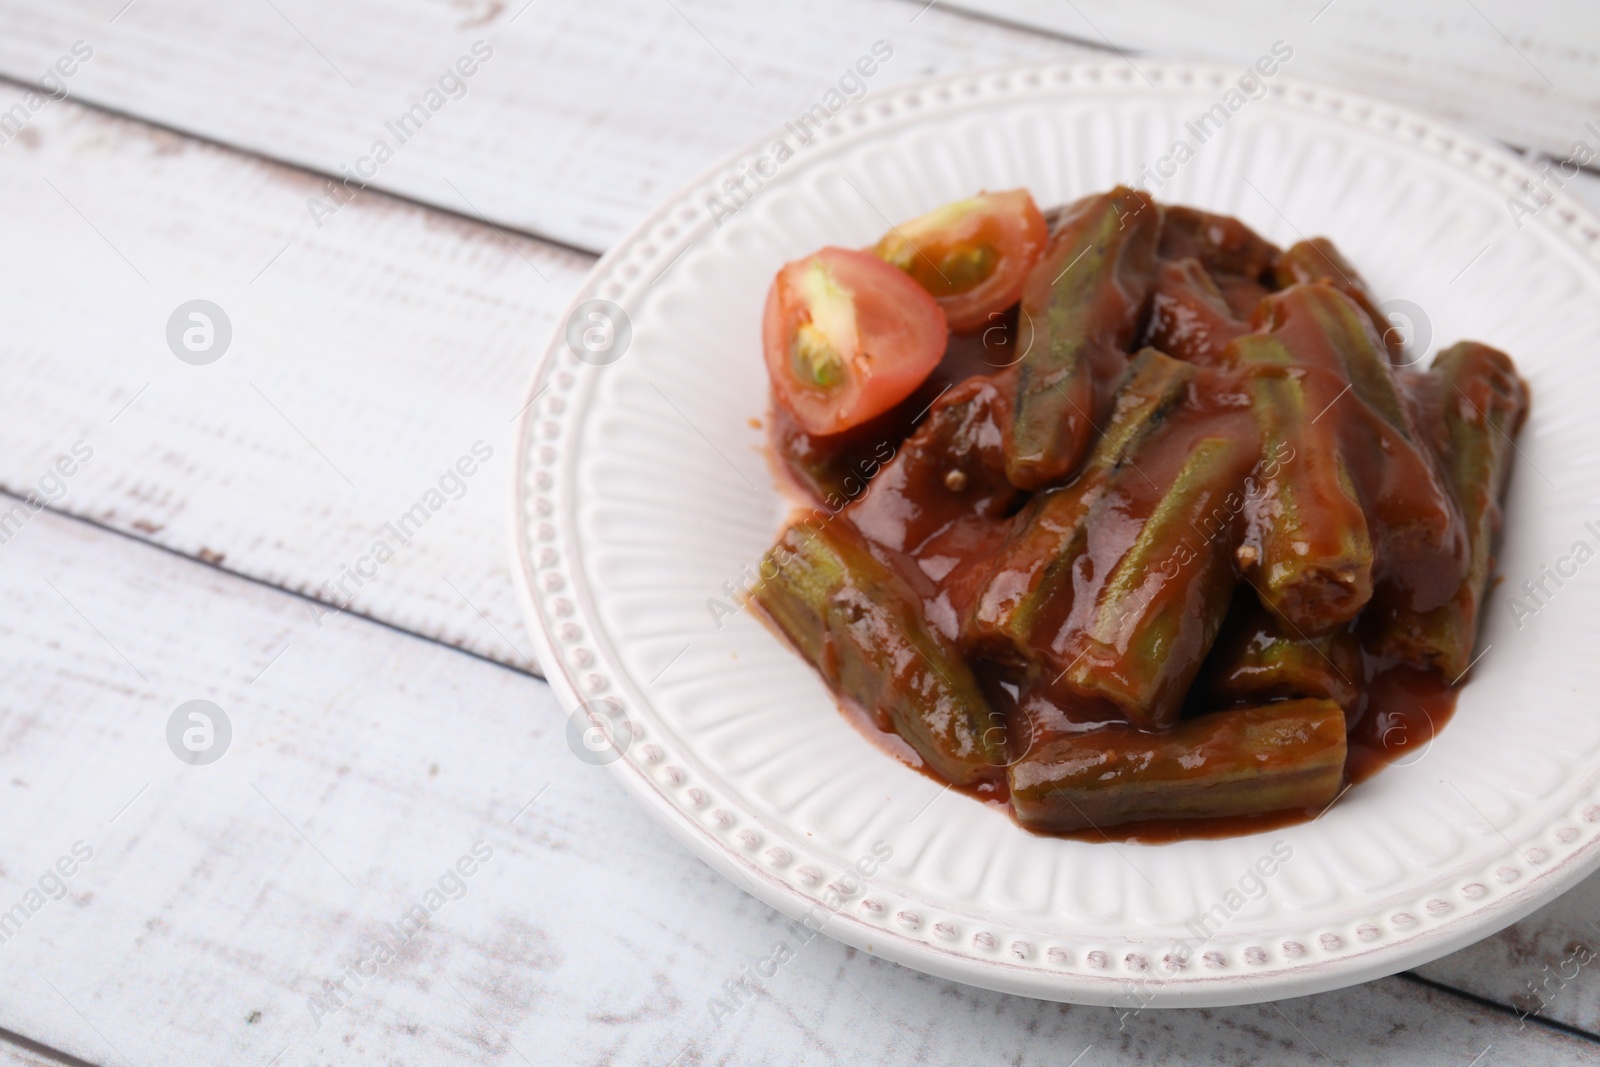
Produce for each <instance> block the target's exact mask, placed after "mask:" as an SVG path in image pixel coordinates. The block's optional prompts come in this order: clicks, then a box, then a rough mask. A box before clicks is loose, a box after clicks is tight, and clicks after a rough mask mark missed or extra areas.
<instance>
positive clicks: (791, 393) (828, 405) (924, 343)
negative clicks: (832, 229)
mask: <svg viewBox="0 0 1600 1067" xmlns="http://www.w3.org/2000/svg"><path fill="white" fill-rule="evenodd" d="M761 334H762V336H761V340H762V349H763V352H764V354H765V356H766V361H767V373H768V374H769V375H770V376H771V379H772V389H773V394H774V396H775V397H776V398H777V400H778V402H779V403H780V404H782V405H783V406H784V408H785V409H786V410H787V411H788V412H789V413H790V414H792V415H793V416H794V417H795V420H796V421H797V422H798V423H799V424H800V425H801V427H803V428H804V429H805V431H806V432H807V433H810V434H815V435H818V436H827V435H829V434H835V433H840V432H842V431H844V430H847V429H849V428H850V427H852V426H857V425H860V424H861V423H863V422H866V421H867V420H868V419H871V418H873V417H874V416H876V415H881V414H883V413H884V412H885V411H888V410H889V409H890V408H892V407H894V406H895V405H896V404H898V403H899V402H900V401H902V400H904V399H905V398H906V397H908V396H910V395H911V394H912V393H913V392H915V391H916V388H917V386H919V385H921V384H922V383H923V381H924V380H925V379H926V378H927V377H928V375H929V374H931V373H932V372H933V369H934V368H935V367H937V366H938V365H939V360H940V359H941V358H942V357H943V355H944V349H945V342H946V340H947V339H948V336H949V328H948V326H947V325H946V323H945V316H944V312H943V311H942V310H941V309H940V307H939V304H938V302H937V301H935V300H934V299H933V297H932V296H930V295H929V294H928V293H927V291H926V290H925V289H923V288H922V286H920V285H918V284H917V283H916V282H915V281H913V280H912V279H911V277H910V276H909V275H907V274H906V273H904V272H903V271H901V270H899V269H898V268H896V267H893V266H890V265H889V264H888V263H885V262H884V261H883V260H881V259H879V258H877V257H876V256H874V255H871V254H870V253H866V252H858V251H854V250H851V249H847V248H833V247H829V248H824V249H822V250H821V251H820V252H817V253H815V254H813V255H810V256H807V257H805V258H804V259H797V260H795V261H793V262H791V263H786V264H784V266H783V269H781V270H780V271H778V275H777V277H776V278H774V279H773V282H772V288H771V289H770V290H769V291H768V292H767V306H766V311H765V313H764V315H763V317H762V324H761Z"/></svg>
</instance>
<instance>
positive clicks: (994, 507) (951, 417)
mask: <svg viewBox="0 0 1600 1067" xmlns="http://www.w3.org/2000/svg"><path fill="white" fill-rule="evenodd" d="M1010 402H1011V397H1010V394H1009V392H1008V391H1007V390H1006V389H1005V388H1004V387H1003V386H1002V385H1000V384H998V383H997V382H996V380H995V379H994V378H993V377H990V376H987V375H980V376H978V377H974V378H968V379H967V380H966V381H964V382H962V383H961V384H960V385H954V386H951V387H950V389H949V390H948V391H947V392H946V393H944V395H942V396H941V397H939V399H938V400H936V401H935V402H934V403H933V405H932V407H930V408H929V410H928V414H927V418H926V419H924V420H923V423H922V425H921V426H919V427H917V430H916V432H915V433H913V434H912V435H911V436H910V437H908V438H907V439H906V441H905V443H904V444H903V445H901V446H900V451H899V454H898V455H896V456H895V457H894V458H893V460H891V461H890V462H889V463H888V464H887V465H885V466H884V468H883V471H882V473H881V474H879V475H878V477H877V479H876V480H875V481H874V482H873V484H872V489H871V491H870V492H869V493H867V494H866V496H864V497H862V498H861V499H860V500H859V501H857V502H856V503H855V504H853V505H851V508H850V512H849V514H850V520H851V521H852V522H853V523H854V524H855V526H856V528H857V529H858V530H860V531H861V532H862V533H863V534H865V535H866V537H867V539H868V540H870V541H873V542H875V543H877V544H880V545H883V546H885V547H887V548H890V549H893V550H895V551H897V552H906V553H911V554H915V553H916V552H917V551H918V549H920V548H921V547H922V545H923V544H924V543H925V542H926V541H927V539H928V538H929V537H931V536H933V535H934V534H936V533H938V532H939V531H940V530H941V529H943V528H945V527H946V526H947V525H948V524H949V523H950V522H952V521H955V520H957V519H961V518H980V519H999V518H1001V517H1002V516H1005V515H1008V514H1010V513H1011V511H1013V510H1014V508H1015V504H1016V501H1017V497H1018V496H1020V495H1021V490H1019V489H1017V488H1016V487H1015V486H1013V485H1012V484H1011V483H1010V482H1009V481H1007V480H1006V475H1005V455H1004V452H1003V450H1002V447H1001V440H1002V437H1003V431H1002V429H1001V427H1003V426H1004V425H1005V422H1006V420H1007V418H1008V416H1009V413H1010Z"/></svg>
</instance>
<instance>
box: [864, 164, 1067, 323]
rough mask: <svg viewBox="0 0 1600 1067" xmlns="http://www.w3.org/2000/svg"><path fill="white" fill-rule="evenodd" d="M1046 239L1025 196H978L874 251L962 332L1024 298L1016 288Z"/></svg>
mask: <svg viewBox="0 0 1600 1067" xmlns="http://www.w3.org/2000/svg"><path fill="white" fill-rule="evenodd" d="M1049 239H1050V233H1049V229H1048V228H1047V227H1046V226H1045V222H1044V216H1043V215H1042V214H1040V213H1039V207H1038V205H1037V204H1035V203H1034V202H1033V197H1032V195H1030V194H1029V192H1028V190H1026V189H1013V190H1011V191H1010V192H1005V193H979V194H978V195H977V196H974V197H970V198H968V199H966V200H957V201H955V202H954V203H950V204H946V205H945V206H944V207H941V208H936V209H935V210H933V211H930V212H928V213H927V214H926V215H923V216H922V217H921V218H917V219H912V220H911V221H910V222H907V223H904V224H903V225H900V226H897V227H896V228H895V229H893V230H891V231H889V232H888V233H886V234H884V236H883V240H881V241H879V242H878V244H877V246H876V247H875V248H873V250H872V251H873V253H874V254H876V255H877V256H878V257H879V258H881V259H883V260H886V261H887V262H889V263H893V264H894V265H895V266H897V267H899V268H900V269H901V270H903V271H905V272H906V273H907V274H909V275H911V277H913V278H915V279H916V280H917V281H918V282H919V283H920V284H921V285H922V287H923V288H924V289H926V290H927V291H928V292H929V293H931V294H932V295H933V297H934V299H936V300H938V301H939V306H940V307H942V308H944V313H945V317H946V318H948V319H949V321H950V328H951V329H952V330H955V331H956V332H958V333H960V332H962V331H964V330H974V329H977V328H978V327H980V326H988V325H992V323H991V322H990V318H989V316H990V315H991V314H992V313H994V312H1000V311H1004V310H1005V309H1006V308H1008V307H1010V306H1011V305H1012V304H1015V303H1016V302H1017V300H1018V299H1020V298H1021V296H1022V283H1023V282H1025V281H1027V278H1028V272H1029V271H1031V270H1032V269H1033V265H1034V264H1035V263H1037V262H1039V257H1040V256H1041V255H1043V254H1044V246H1045V244H1046V243H1047V242H1048V241H1049Z"/></svg>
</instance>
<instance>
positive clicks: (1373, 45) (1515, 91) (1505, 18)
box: [948, 0, 1600, 159]
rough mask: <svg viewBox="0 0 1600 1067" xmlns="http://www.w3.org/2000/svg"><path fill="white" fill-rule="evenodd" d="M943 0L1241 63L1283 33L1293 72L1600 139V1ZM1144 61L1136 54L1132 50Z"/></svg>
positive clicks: (1105, 41) (1131, 45)
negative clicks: (1595, 127) (1599, 46)
mask: <svg viewBox="0 0 1600 1067" xmlns="http://www.w3.org/2000/svg"><path fill="white" fill-rule="evenodd" d="M948 6H951V7H955V8H959V9H963V10H966V11H969V12H972V13H975V14H982V15H986V16H989V17H991V18H995V19H1000V20H1004V21H1006V22H1009V23H1012V24H1016V25H1023V26H1032V27H1037V28H1039V29H1044V30H1049V31H1051V32H1054V33H1060V34H1065V35H1067V36H1070V37H1073V38H1076V39H1078V40H1082V41H1086V42H1092V43H1095V44H1098V45H1101V46H1102V47H1114V48H1119V49H1123V50H1126V51H1129V52H1133V53H1139V52H1149V53H1152V54H1156V55H1180V56H1194V57H1198V58H1204V59H1217V60H1226V61H1228V62H1232V63H1237V64H1239V65H1240V67H1241V68H1243V67H1245V66H1246V65H1248V64H1251V63H1253V62H1255V60H1256V59H1257V57H1259V56H1261V55H1263V54H1264V53H1266V52H1267V50H1268V49H1269V48H1270V47H1271V45H1272V44H1273V42H1275V41H1280V40H1281V41H1284V42H1286V43H1287V44H1288V45H1289V46H1290V47H1291V48H1292V49H1293V51H1294V55H1293V58H1292V60H1290V61H1289V62H1288V63H1286V64H1285V65H1284V67H1283V69H1284V70H1286V71H1289V72H1290V73H1293V74H1296V75H1300V76H1303V77H1307V78H1317V79H1319V80H1322V81H1327V82H1331V83H1333V84H1335V85H1342V86H1345V87H1347V88H1350V89H1356V90H1359V91H1361V92H1366V93H1371V94H1373V95H1376V96H1382V97H1386V98H1388V99H1391V100H1395V101H1398V102H1400V103H1405V104H1410V105H1411V106H1413V107H1416V108H1419V109H1421V110H1423V111H1429V112H1432V113H1434V114H1436V115H1441V116H1443V117H1445V118H1447V119H1451V120H1453V121H1455V122H1458V123H1460V124H1461V125H1463V126H1469V127H1472V128H1474V129H1477V130H1479V131H1481V132H1483V133H1487V134H1488V135H1490V136H1491V137H1495V138H1498V139H1500V140H1502V141H1505V142H1506V143H1508V144H1514V145H1518V146H1522V147H1531V148H1535V149H1538V150H1540V151H1543V152H1546V153H1549V154H1550V155H1551V156H1553V157H1554V158H1557V159H1560V158H1564V157H1565V156H1566V155H1567V153H1568V152H1569V151H1570V149H1571V147H1572V144H1573V142H1574V141H1575V140H1578V139H1583V140H1585V141H1587V142H1588V144H1589V146H1590V149H1591V150H1597V149H1600V133H1595V132H1589V131H1586V130H1585V128H1584V126H1585V123H1589V122H1600V52H1597V51H1596V50H1595V48H1594V42H1595V41H1597V40H1600V9H1597V8H1596V7H1595V6H1594V5H1592V4H1575V3H1564V4H1517V3H1513V2H1512V0H1474V2H1472V3H1459V2H1457V0H1425V2H1421V3H1410V4H1392V3H1382V2H1380V0H1304V2H1302V3H1296V4H1283V3H1276V2H1274V0H1200V2H1195V0H1141V2H1140V3H1137V4H1130V3H1119V2H1117V0H1077V2H1075V3H1066V4H1062V3H1057V2H1056V0H952V3H951V4H949V5H948ZM1132 62H1133V63H1134V65H1135V66H1137V64H1138V60H1137V58H1134V59H1133V60H1132Z"/></svg>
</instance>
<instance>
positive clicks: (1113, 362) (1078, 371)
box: [1006, 186, 1161, 489]
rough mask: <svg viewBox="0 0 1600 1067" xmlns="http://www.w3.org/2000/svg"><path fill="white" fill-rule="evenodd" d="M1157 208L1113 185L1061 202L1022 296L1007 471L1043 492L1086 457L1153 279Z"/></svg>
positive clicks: (1014, 479)
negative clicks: (1060, 214)
mask: <svg viewBox="0 0 1600 1067" xmlns="http://www.w3.org/2000/svg"><path fill="white" fill-rule="evenodd" d="M1160 230H1161V208H1160V207H1158V206H1157V205H1156V203H1155V202H1154V201H1153V200H1151V199H1150V198H1149V197H1148V196H1147V195H1145V194H1144V193H1142V192H1139V191H1137V190H1133V189H1129V188H1126V187H1124V186H1118V187H1117V188H1116V189H1113V190H1112V191H1111V192H1109V193H1103V194H1101V195H1098V196H1092V197H1088V198H1086V199H1084V200H1080V201H1078V202H1077V203H1076V204H1074V205H1072V206H1071V208H1069V209H1068V211H1067V213H1066V216H1065V217H1064V219H1063V220H1062V222H1061V226H1060V229H1059V230H1058V231H1057V232H1056V233H1055V234H1054V236H1052V238H1051V240H1050V244H1049V246H1048V247H1047V248H1046V250H1045V254H1044V258H1043V259H1042V260H1041V261H1040V262H1039V264H1038V266H1036V267H1035V268H1034V269H1033V273H1032V274H1031V275H1029V277H1028V282H1027V285H1026V287H1025V288H1024V289H1023V293H1022V324H1021V326H1020V331H1021V341H1022V344H1023V346H1024V351H1023V354H1022V355H1021V356H1020V357H1019V358H1018V361H1017V364H1016V367H1015V369H1014V371H1012V372H1011V373H1012V375H1013V377H1014V381H1015V390H1016V392H1015V396H1016V400H1015V403H1014V405H1013V410H1012V421H1011V426H1010V428H1009V429H1008V431H1007V433H1006V476H1007V477H1008V478H1009V479H1010V480H1011V483H1012V484H1013V485H1015V486H1017V487H1018V488H1021V489H1040V488H1043V487H1045V486H1047V485H1049V484H1051V483H1052V482H1057V481H1060V480H1061V479H1063V478H1065V477H1067V476H1068V475H1070V474H1071V473H1072V472H1073V471H1075V470H1076V469H1077V467H1078V464H1079V463H1081V462H1082V461H1083V458H1084V456H1085V455H1086V454H1087V452H1088V451H1089V446H1090V445H1091V443H1092V442H1093V440H1094V437H1095V435H1096V433H1097V432H1098V430H1097V427H1098V426H1099V425H1100V423H1101V422H1102V421H1103V420H1104V418H1105V415H1106V407H1107V405H1108V404H1109V403H1110V399H1111V393H1112V390H1113V389H1114V388H1115V386H1116V383H1117V382H1118V381H1119V380H1120V379H1121V377H1122V373H1123V370H1124V368H1125V367H1126V366H1127V355H1126V353H1127V350H1128V347H1129V346H1130V345H1131V344H1132V343H1133V339H1134V333H1135V332H1136V331H1137V329H1138V326H1139V320H1140V317H1141V315H1142V313H1143V310H1144V306H1145V303H1146V299H1147V297H1148V296H1149V293H1150V287H1151V285H1152V284H1153V282H1154V274H1155V251H1156V241H1157V238H1158V236H1159V234H1160Z"/></svg>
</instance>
